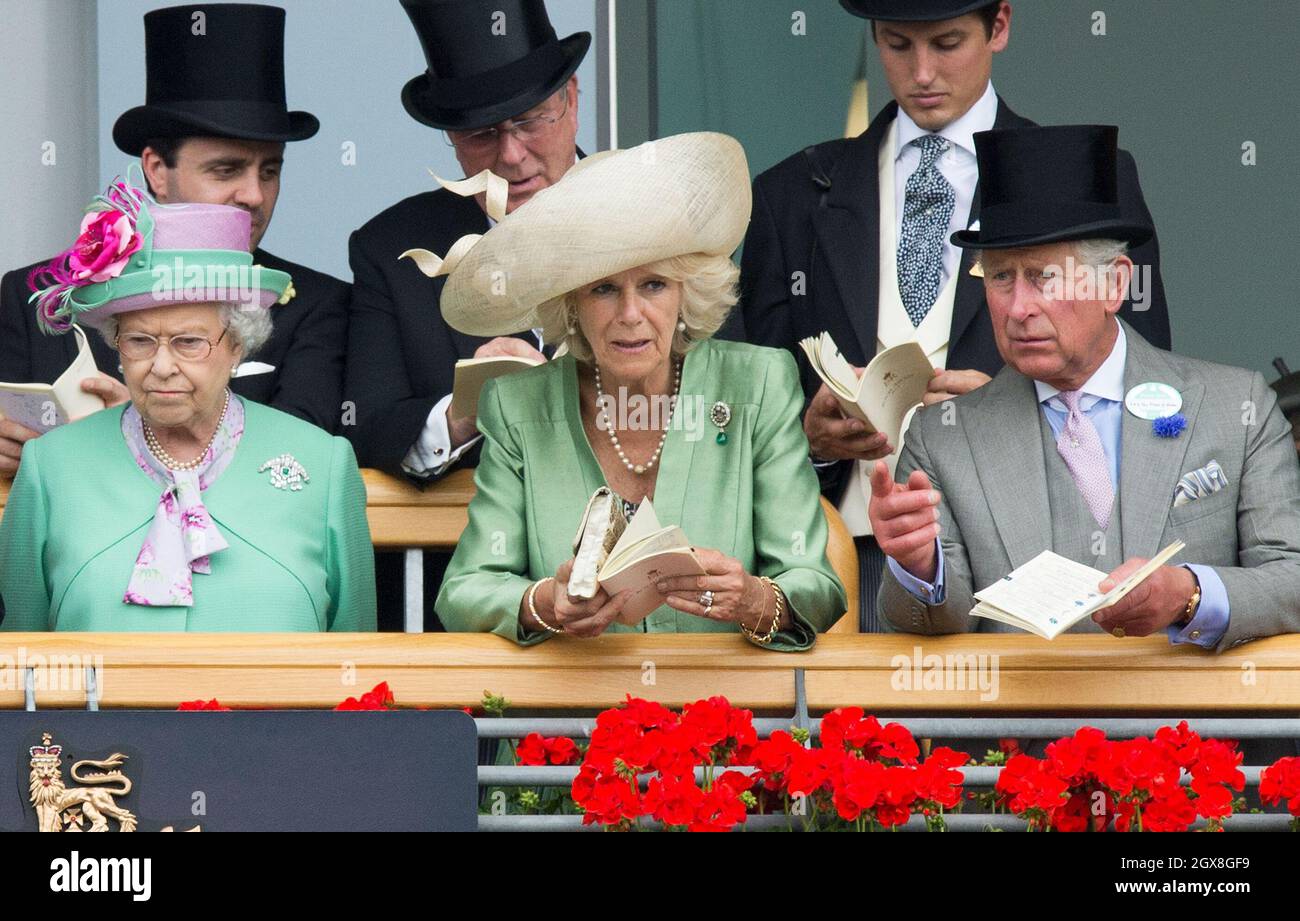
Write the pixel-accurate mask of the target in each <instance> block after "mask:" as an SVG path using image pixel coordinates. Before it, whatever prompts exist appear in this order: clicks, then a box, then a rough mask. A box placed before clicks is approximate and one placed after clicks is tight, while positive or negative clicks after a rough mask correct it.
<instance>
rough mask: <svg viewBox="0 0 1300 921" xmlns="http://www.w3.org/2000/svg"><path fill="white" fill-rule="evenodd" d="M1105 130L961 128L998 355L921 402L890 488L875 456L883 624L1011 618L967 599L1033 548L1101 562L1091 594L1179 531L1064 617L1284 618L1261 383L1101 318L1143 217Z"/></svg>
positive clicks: (1272, 431)
mask: <svg viewBox="0 0 1300 921" xmlns="http://www.w3.org/2000/svg"><path fill="white" fill-rule="evenodd" d="M1116 135H1117V130H1116V129H1115V128H1113V127H1106V126H1062V127H1052V128H1039V127H1033V128H1018V129H1011V130H1002V131H996V130H995V131H989V132H984V133H981V134H977V135H976V136H975V141H976V150H977V154H978V161H979V171H980V184H981V187H982V188H983V189H984V190H985V196H986V198H985V204H984V207H983V209H982V211H981V226H980V227H979V228H978V229H972V230H969V231H962V232H959V233H956V234H954V235H953V237H952V240H953V242H954V243H956V244H958V245H960V246H963V247H970V248H974V249H977V250H979V251H980V261H979V263H978V267H979V269H980V270H982V272H983V276H984V287H985V292H986V295H987V299H988V304H989V312H990V315H991V318H992V321H993V328H994V333H995V336H996V338H997V345H998V350H999V351H1000V352H1001V354H1002V357H1003V358H1004V360H1005V361H1006V367H1005V368H1003V370H1002V371H1001V372H999V374H998V375H997V376H996V377H995V378H994V379H993V381H992V382H991V383H989V384H987V385H985V386H984V387H981V388H979V389H977V390H975V391H972V392H971V393H969V394H966V395H963V396H960V397H957V398H956V399H955V400H952V401H949V402H946V403H944V404H941V405H935V406H930V407H927V408H925V409H923V410H920V411H919V412H918V413H917V415H916V416H915V418H914V419H913V421H912V423H911V426H910V428H909V429H908V431H907V434H906V436H905V438H904V449H903V453H902V456H901V458H900V461H899V464H898V468H897V473H896V477H897V480H898V482H896V483H891V482H890V481H889V478H888V473H887V470H886V468H885V466H884V464H883V463H880V464H877V466H876V469H875V473H874V475H873V477H872V499H871V502H870V516H871V522H872V525H873V527H874V529H875V534H876V535H877V539H878V540H879V541H880V545H881V548H882V550H883V551H884V552H885V554H886V555H887V556H888V557H889V560H888V566H887V573H886V576H885V579H884V582H883V584H882V586H881V590H880V594H879V605H880V611H881V613H882V617H883V619H884V620H885V621H886V622H887V624H888V626H889V628H890V629H892V630H896V631H904V632H910V633H923V634H936V633H958V632H971V631H998V632H1004V631H1005V632H1010V631H1014V630H1015V629H1016V628H1014V627H1009V626H1005V625H1003V624H1000V623H997V622H994V621H990V620H987V619H985V618H977V617H971V616H970V614H969V612H970V609H971V607H972V605H973V603H974V599H973V593H974V592H975V591H976V590H978V589H982V588H984V587H985V586H988V585H991V584H992V583H994V582H996V581H997V580H998V579H1000V578H1002V577H1003V576H1005V575H1006V574H1007V573H1009V572H1011V571H1012V570H1013V569H1016V568H1017V567H1019V566H1022V565H1024V564H1025V563H1027V562H1028V561H1029V560H1030V559H1032V558H1033V557H1034V556H1036V555H1037V554H1038V553H1040V552H1041V551H1043V550H1047V549H1050V550H1053V551H1054V552H1056V553H1058V554H1061V555H1063V556H1066V557H1068V558H1070V559H1072V560H1075V561H1077V562H1080V563H1085V564H1087V565H1089V566H1093V567H1095V568H1097V569H1100V570H1102V571H1103V572H1107V573H1109V575H1108V576H1107V578H1106V579H1105V580H1104V581H1103V582H1102V583H1101V584H1100V586H1099V587H1100V590H1101V591H1107V590H1109V589H1110V588H1112V587H1113V586H1114V585H1115V584H1117V583H1118V581H1119V580H1122V579H1123V578H1124V577H1125V576H1126V575H1128V574H1129V573H1131V572H1132V571H1134V570H1135V569H1137V568H1138V567H1139V566H1141V565H1142V564H1143V563H1144V562H1145V561H1146V560H1147V559H1148V558H1150V557H1152V556H1154V555H1155V554H1156V553H1157V552H1158V551H1159V550H1160V549H1161V548H1162V547H1164V546H1166V545H1168V544H1169V543H1171V542H1173V541H1174V540H1175V539H1181V540H1183V541H1184V542H1186V548H1185V549H1184V550H1183V551H1182V552H1181V554H1180V556H1179V557H1178V562H1180V563H1181V565H1166V566H1163V567H1161V568H1159V569H1157V570H1156V571H1155V573H1153V574H1152V575H1151V576H1150V577H1149V578H1148V579H1147V580H1145V581H1144V582H1143V583H1142V584H1141V585H1140V586H1139V587H1137V588H1136V589H1134V590H1133V591H1132V592H1130V593H1129V594H1128V595H1127V596H1125V597H1124V598H1123V599H1121V600H1120V601H1119V602H1118V603H1117V604H1115V605H1113V606H1112V607H1110V608H1107V609H1104V610H1103V611H1100V612H1098V613H1097V614H1095V615H1093V618H1092V619H1091V620H1087V619H1085V620H1083V621H1081V622H1080V623H1079V624H1077V625H1076V626H1075V627H1074V628H1073V630H1075V631H1083V632H1087V631H1091V632H1097V631H1104V632H1110V633H1113V634H1115V635H1116V636H1126V635H1127V636H1146V635H1149V634H1153V633H1156V632H1158V631H1162V630H1163V631H1165V632H1166V633H1167V634H1168V636H1169V638H1170V641H1171V642H1173V643H1189V644H1194V645H1198V646H1202V647H1204V648H1207V649H1215V650H1216V651H1222V650H1224V649H1228V648H1231V647H1233V646H1237V645H1240V644H1241V643H1245V642H1248V641H1249V640H1252V639H1256V638H1258V637H1263V636H1271V635H1274V634H1279V633H1289V632H1296V631H1300V466H1298V465H1297V463H1296V455H1295V449H1294V446H1293V444H1292V441H1291V433H1290V427H1289V426H1288V425H1287V424H1286V422H1285V420H1284V419H1283V417H1282V415H1281V413H1280V412H1279V411H1278V408H1277V399H1276V395H1275V394H1274V392H1273V391H1272V390H1271V389H1270V388H1269V387H1268V386H1267V385H1266V383H1265V381H1264V378H1263V377H1262V376H1261V375H1260V374H1258V373H1255V372H1251V371H1246V370H1243V369H1240V368H1231V367H1227V366H1224V365H1217V364H1212V363H1210V362H1206V361H1198V360H1195V359H1191V358H1184V357H1181V356H1177V355H1173V354H1170V353H1167V352H1162V351H1160V350H1158V349H1156V348H1155V347H1153V346H1151V345H1150V344H1149V343H1147V341H1146V340H1145V339H1143V338H1142V337H1141V336H1140V335H1138V334H1137V333H1136V332H1135V331H1134V330H1133V328H1132V327H1130V326H1128V325H1127V324H1125V323H1123V322H1122V321H1120V320H1119V319H1118V318H1117V317H1116V313H1117V311H1118V310H1119V307H1120V304H1121V303H1122V302H1123V292H1125V291H1127V290H1128V282H1129V277H1130V273H1131V271H1132V266H1133V264H1132V262H1131V261H1130V260H1129V259H1128V257H1127V256H1125V255H1124V251H1125V249H1126V247H1127V246H1133V245H1140V244H1141V242H1143V241H1144V240H1145V239H1147V238H1148V237H1149V235H1150V232H1151V231H1150V228H1149V227H1144V226H1142V225H1141V224H1140V223H1135V222H1133V221H1131V220H1128V221H1126V220H1125V219H1124V218H1123V217H1122V216H1121V214H1120V211H1119V207H1118V204H1117V203H1116V197H1115V188H1116V185H1115V151H1116ZM1152 385H1156V386H1152ZM1135 391H1136V392H1135Z"/></svg>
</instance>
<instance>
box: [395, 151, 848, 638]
mask: <svg viewBox="0 0 1300 921" xmlns="http://www.w3.org/2000/svg"><path fill="white" fill-rule="evenodd" d="M493 180H495V177H490V176H483V175H481V176H479V177H474V178H473V179H471V180H467V181H464V182H461V183H451V184H449V186H450V187H452V188H454V189H456V190H458V191H461V192H463V193H466V194H471V193H475V192H478V191H484V192H486V194H487V198H488V205H489V212H492V211H493V210H494V201H495V202H496V203H498V204H499V202H500V197H501V189H500V186H499V184H498V183H497V182H494V181H493ZM495 210H497V215H494V216H498V218H499V222H498V223H497V225H496V226H495V227H493V228H492V229H491V230H489V231H488V233H486V234H485V235H483V236H482V237H478V238H474V237H469V238H465V239H462V240H460V241H458V242H457V244H456V245H455V246H454V247H453V248H452V251H451V252H450V253H448V255H447V258H446V260H439V259H437V257H435V256H433V255H432V254H430V253H423V252H416V253H411V254H410V255H412V256H413V257H414V258H416V259H417V261H419V262H420V264H421V267H422V268H424V269H425V270H426V271H428V272H431V273H438V274H446V275H448V279H447V283H446V286H445V287H444V289H443V293H442V303H441V307H442V311H443V316H444V317H445V318H446V320H447V322H448V323H449V324H451V325H452V326H453V327H455V328H456V329H459V330H461V331H462V332H465V333H469V334H472V335H486V336H491V335H504V334H508V333H512V332H516V331H518V330H521V329H528V328H541V329H542V330H543V331H544V337H545V338H546V339H547V340H548V341H551V342H554V341H557V340H562V341H563V343H564V344H565V345H566V346H567V350H565V354H563V356H562V357H558V358H556V359H555V360H553V361H551V362H548V363H547V364H544V365H541V366H539V367H536V368H532V369H528V370H525V371H520V372H517V373H514V374H510V375H507V376H505V377H500V378H497V379H496V380H494V381H491V382H489V383H488V384H487V385H486V386H485V387H484V388H483V392H482V395H481V397H480V399H479V405H478V428H479V430H480V431H481V432H482V434H483V436H484V447H483V452H482V459H481V461H480V463H479V468H478V476H477V481H476V482H477V484H478V492H477V495H476V496H475V498H474V500H473V502H472V503H471V504H470V508H469V526H468V528H467V529H466V531H465V533H464V535H463V536H462V537H461V540H460V543H459V544H458V545H457V548H456V553H455V556H454V557H453V558H452V561H451V564H450V567H449V568H448V570H447V575H446V578H445V579H444V581H443V585H442V590H441V592H440V593H439V595H438V601H437V608H436V610H437V613H438V615H439V617H441V618H442V622H443V624H445V625H446V627H447V629H449V630H460V631H492V632H495V633H499V634H502V635H503V636H507V637H509V638H511V639H513V640H515V641H516V642H519V643H525V644H527V643H533V642H536V641H538V640H541V639H544V638H547V637H550V636H553V635H556V634H561V633H563V634H568V635H571V636H577V637H592V636H597V635H599V634H601V633H604V632H607V631H608V632H614V631H638V632H651V633H663V632H667V633H672V632H713V631H742V632H743V633H744V634H745V635H746V636H747V637H749V638H750V639H751V640H752V641H754V642H757V643H760V644H763V645H767V646H770V648H774V649H784V650H802V649H807V648H809V647H810V646H811V645H812V644H813V642H814V639H815V636H816V634H817V632H819V631H822V630H825V629H826V628H827V627H829V626H830V625H831V624H832V623H834V621H835V620H836V619H837V618H838V617H839V616H840V615H841V614H842V613H843V612H844V608H845V597H844V589H843V586H841V584H840V582H839V580H838V579H837V578H836V576H835V574H834V572H833V571H832V569H831V567H830V565H829V563H828V562H827V560H826V552H825V550H826V537H827V527H826V521H825V517H824V516H823V514H822V511H821V507H820V504H819V499H818V496H819V492H818V484H817V477H816V475H815V473H814V471H813V470H812V468H811V467H810V466H809V464H808V461H807V457H808V445H807V441H806V439H805V438H804V434H803V429H802V427H801V425H800V421H799V414H800V409H801V408H802V403H803V398H802V392H801V390H800V388H799V382H798V376H797V372H796V369H795V364H794V360H793V358H792V357H791V356H790V355H789V353H787V352H784V351H778V350H773V349H766V348H760V347H757V346H750V345H743V344H739V343H732V342H718V341H714V340H713V339H711V338H710V337H711V336H712V335H713V333H714V332H716V331H717V329H718V328H719V327H720V326H721V325H722V322H723V320H724V319H725V317H726V315H727V312H728V311H729V310H730V308H731V307H732V306H733V305H734V304H735V302H736V279H737V275H738V272H737V270H736V268H735V265H734V264H733V263H732V261H731V258H730V257H731V254H732V252H733V251H734V250H735V249H736V247H737V246H738V245H739V244H740V241H741V240H742V238H743V237H744V233H745V227H746V224H747V223H748V221H749V212H750V192H749V174H748V168H747V164H746V162H745V154H744V151H743V150H742V149H741V147H740V145H739V144H738V143H737V142H736V141H735V140H734V139H732V138H730V137H727V136H725V135H721V134H710V133H700V134H684V135H678V136H675V137H669V138H664V139H662V140H658V141H652V142H650V143H647V144H643V145H641V146H640V147H635V148H632V149H630V150H623V151H614V152H609V153H603V154H598V155H596V156H593V157H589V158H587V159H585V160H583V161H582V162H580V163H578V164H577V165H576V166H575V167H574V168H573V169H572V170H571V171H570V172H569V173H568V174H567V175H566V176H565V178H564V179H563V180H561V181H560V182H559V183H557V184H556V185H554V186H552V187H550V188H548V189H545V190H544V191H542V192H539V193H538V194H537V195H535V196H534V197H533V198H532V200H530V201H529V202H528V203H526V204H525V205H523V206H521V207H520V208H518V209H517V210H516V211H514V212H512V213H511V214H509V215H504V214H501V213H500V209H499V208H498V209H495ZM602 486H606V487H608V488H609V489H611V490H612V491H613V492H614V493H615V495H616V496H617V497H618V498H619V499H620V501H621V509H622V512H623V514H624V516H625V517H626V518H628V519H629V520H630V518H631V515H632V514H633V513H634V512H635V510H636V509H637V508H638V507H639V506H640V504H641V502H642V501H644V500H645V499H647V498H649V499H652V500H653V506H654V509H655V512H656V514H657V517H658V519H659V521H660V523H661V524H663V525H665V526H667V525H679V526H680V527H681V528H682V530H683V531H684V532H685V533H686V535H687V537H688V538H689V539H690V541H691V542H692V544H693V546H694V547H695V549H696V553H697V555H698V557H699V559H700V561H701V562H702V563H703V564H704V566H705V568H706V570H707V572H708V574H707V575H705V576H702V577H698V578H697V577H694V576H690V577H679V578H676V579H670V580H668V582H667V583H666V584H664V585H663V586H662V589H660V588H659V587H656V590H657V591H659V594H660V595H661V596H662V602H663V603H662V604H661V605H660V606H659V607H657V608H656V609H655V610H654V611H652V612H651V613H650V615H649V616H648V617H646V618H645V619H644V620H643V621H641V622H640V623H637V624H635V625H632V626H627V625H624V624H622V623H618V622H617V621H616V620H615V618H616V617H617V616H618V615H619V613H620V610H621V608H622V606H623V604H625V603H626V600H627V595H628V593H626V592H625V593H621V594H619V595H617V596H615V597H609V596H608V595H607V594H606V593H605V592H604V591H603V590H600V591H598V592H597V593H596V595H595V597H593V598H591V599H588V600H583V599H579V598H574V597H571V596H569V594H568V592H567V591H566V585H567V582H568V578H569V574H570V571H571V568H572V557H573V535H574V531H575V529H576V528H577V526H578V524H579V519H580V518H581V516H582V514H583V511H584V509H585V508H586V505H587V501H588V499H589V497H590V496H591V495H592V493H593V492H594V491H595V490H596V489H598V488H599V487H602ZM792 535H798V537H797V538H796V539H792Z"/></svg>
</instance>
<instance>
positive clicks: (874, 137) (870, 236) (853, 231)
mask: <svg viewBox="0 0 1300 921" xmlns="http://www.w3.org/2000/svg"><path fill="white" fill-rule="evenodd" d="M897 113H898V104H897V103H895V102H891V103H890V104H889V105H887V106H885V108H884V109H882V110H881V112H880V114H879V115H877V116H876V117H875V119H873V120H872V122H871V125H870V126H869V127H868V128H867V130H866V131H864V132H863V133H862V134H861V135H859V136H858V137H856V138H854V139H853V140H852V141H851V142H850V143H849V145H848V146H847V147H846V149H845V150H844V153H843V154H842V155H841V156H840V158H839V160H838V161H837V162H836V163H835V166H834V168H833V169H832V170H831V173H830V176H829V179H830V183H831V185H830V189H828V190H827V192H826V194H825V196H824V197H823V200H822V204H821V207H819V208H817V209H816V210H815V211H814V212H813V229H814V232H815V234H816V237H817V246H818V247H820V248H821V251H822V255H823V257H824V258H825V260H826V263H827V264H828V265H829V266H830V270H831V277H832V278H833V279H834V282H835V288H836V291H837V292H838V293H839V307H840V309H841V310H842V311H843V312H844V313H845V314H846V315H847V319H848V321H849V325H850V326H851V327H852V328H853V332H854V333H855V335H856V336H857V340H858V345H859V347H860V348H861V350H862V351H861V355H862V361H863V362H864V363H865V362H867V361H870V360H871V359H872V358H874V357H875V355H876V328H877V321H878V317H879V307H878V304H877V301H878V299H879V296H880V291H879V285H880V266H879V264H878V263H879V252H878V251H879V249H880V229H879V226H878V222H879V218H880V188H879V166H878V161H879V155H880V144H881V141H882V140H883V139H884V137H885V132H886V131H887V130H888V128H889V125H890V123H892V122H893V120H894V118H895V116H896V115H897ZM809 168H810V169H811V164H810V165H809ZM830 325H831V324H830V323H829V322H823V326H824V327H829V326H830Z"/></svg>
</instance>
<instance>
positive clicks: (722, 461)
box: [436, 340, 846, 650]
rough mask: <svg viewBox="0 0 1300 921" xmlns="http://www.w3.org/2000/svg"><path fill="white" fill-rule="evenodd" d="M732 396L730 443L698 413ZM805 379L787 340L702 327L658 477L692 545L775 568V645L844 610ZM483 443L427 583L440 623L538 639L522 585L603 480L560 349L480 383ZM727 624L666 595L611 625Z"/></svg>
mask: <svg viewBox="0 0 1300 921" xmlns="http://www.w3.org/2000/svg"><path fill="white" fill-rule="evenodd" d="M719 400H720V401H723V402H725V403H727V404H728V405H730V407H731V414H732V416H731V422H730V424H729V425H728V426H727V442H726V444H718V443H717V441H716V436H717V433H718V429H717V427H716V426H715V425H714V424H713V423H712V422H711V421H710V419H709V410H710V408H711V407H712V406H713V404H714V403H715V402H716V401H719ZM802 408H803V392H802V390H800V388H799V378H798V374H797V372H796V370H795V364H794V359H793V358H792V357H791V356H790V354H789V353H788V352H785V351H781V350H776V349H768V348H760V347H758V346H751V345H744V344H741V343H734V342H720V341H714V340H707V341H705V342H702V343H700V344H699V345H698V346H696V348H695V349H694V350H692V351H691V352H690V353H688V354H687V356H686V360H685V364H684V365H683V368H682V382H681V396H680V397H679V401H678V412H677V414H676V415H675V417H674V420H673V424H672V428H671V430H670V431H669V433H668V439H667V441H666V442H665V444H664V449H663V454H662V455H661V457H660V459H659V477H658V480H657V482H656V485H655V491H654V497H653V501H654V508H655V513H656V514H657V515H658V517H659V520H660V522H662V523H663V524H664V525H672V524H676V525H680V526H681V528H682V530H684V531H685V532H686V536H687V537H688V538H689V539H690V540H691V542H692V543H693V544H694V545H695V546H698V547H709V548H713V549H717V550H720V551H721V552H723V553H725V554H727V555H728V556H732V557H734V558H736V559H737V560H739V561H740V562H741V563H742V564H743V565H744V567H745V569H746V571H747V572H750V573H752V574H754V575H765V576H769V577H771V578H772V579H774V580H775V581H776V582H777V583H778V584H779V585H780V586H781V589H782V590H783V591H784V592H785V595H786V597H787V599H788V600H789V603H790V607H791V609H792V611H793V612H794V615H795V621H796V625H795V626H794V628H792V629H791V630H789V631H788V632H782V633H779V634H777V636H776V638H775V639H774V640H773V644H772V648H774V649H783V650H801V649H807V648H809V647H810V646H812V644H813V641H814V639H815V634H816V633H817V632H819V631H823V630H825V629H827V628H828V627H829V626H830V625H831V624H832V623H834V622H835V620H836V618H838V617H839V616H840V614H842V613H843V612H844V609H845V605H846V602H845V597H844V587H843V586H842V585H841V584H840V581H839V579H838V578H836V576H835V573H834V571H833V570H832V569H831V567H830V564H829V563H828V562H827V560H826V535H827V528H826V517H825V515H824V514H823V513H822V510H821V506H820V504H819V495H820V494H819V492H818V485H817V475H816V472H815V471H814V470H813V468H812V466H811V465H810V464H809V462H808V441H807V439H806V438H805V437H804V433H803V428H802V426H801V425H800V421H799V418H800V411H801V410H802ZM478 427H479V430H480V431H481V432H482V433H483V435H484V444H483V454H482V459H481V460H480V462H479V467H478V471H477V474H476V476H475V480H474V482H475V485H476V486H477V489H478V492H477V494H476V495H475V497H474V500H473V502H471V503H470V506H469V527H468V528H467V529H466V530H465V533H464V534H463V535H462V536H461V539H460V542H459V543H458V544H457V545H456V553H455V555H454V556H453V557H452V560H451V564H450V566H449V567H448V569H447V574H446V577H445V578H444V579H443V583H442V590H441V591H440V592H439V593H438V601H437V606H436V610H437V613H438V616H439V617H440V618H441V619H442V623H443V624H444V625H445V626H446V628H447V629H448V630H452V631H465V632H475V631H480V632H488V631H491V632H493V633H499V634H501V635H502V636H505V637H509V638H510V639H513V640H515V641H517V642H524V643H533V642H537V641H539V640H541V639H544V638H545V637H547V636H549V635H550V634H547V633H542V634H528V635H527V636H525V634H524V633H523V632H522V631H521V630H520V628H519V622H518V613H519V602H520V599H521V598H522V597H523V595H524V592H525V591H526V590H527V589H528V587H529V585H531V584H532V583H533V582H535V581H536V580H538V579H541V578H543V577H545V576H551V575H554V574H555V570H556V568H557V567H558V566H559V565H560V564H561V563H563V562H564V561H566V560H568V559H570V558H571V557H572V556H573V536H574V533H575V532H576V531H577V529H578V521H579V519H580V518H581V516H582V512H583V510H584V509H585V508H586V505H587V500H588V499H589V498H590V497H591V494H592V493H593V492H595V491H596V489H598V488H599V487H601V486H604V485H606V484H605V477H604V474H602V473H601V470H600V466H599V465H598V464H597V463H596V458H595V455H594V454H592V451H591V447H590V444H589V443H588V441H587V436H586V433H585V432H584V431H583V427H582V421H581V419H580V417H579V408H578V376H577V363H576V362H575V360H574V358H573V357H572V356H571V355H566V356H564V357H563V358H559V359H557V360H555V361H552V362H548V363H547V364H545V365H541V366H539V367H536V368H530V369H528V370H526V371H520V372H516V373H514V374H510V375H507V376H506V377H501V378H497V379H496V380H494V381H491V382H489V383H488V384H487V386H485V387H484V388H483V394H482V398H481V399H480V400H479V409H478ZM737 629H738V628H737V627H736V625H734V624H730V623H724V622H720V621H714V620H708V619H705V618H701V617H693V616H691V615H689V614H683V613H681V612H679V611H675V610H673V609H672V608H670V607H668V606H666V605H664V606H661V607H659V608H658V609H656V610H655V611H654V612H653V613H652V614H651V615H650V616H649V617H648V618H646V619H645V621H643V622H642V623H641V624H639V625H637V626H635V627H625V626H623V625H621V624H618V623H615V624H613V625H611V627H610V628H609V630H610V632H633V631H635V632H649V633H704V632H714V631H727V632H730V631H734V630H737Z"/></svg>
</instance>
